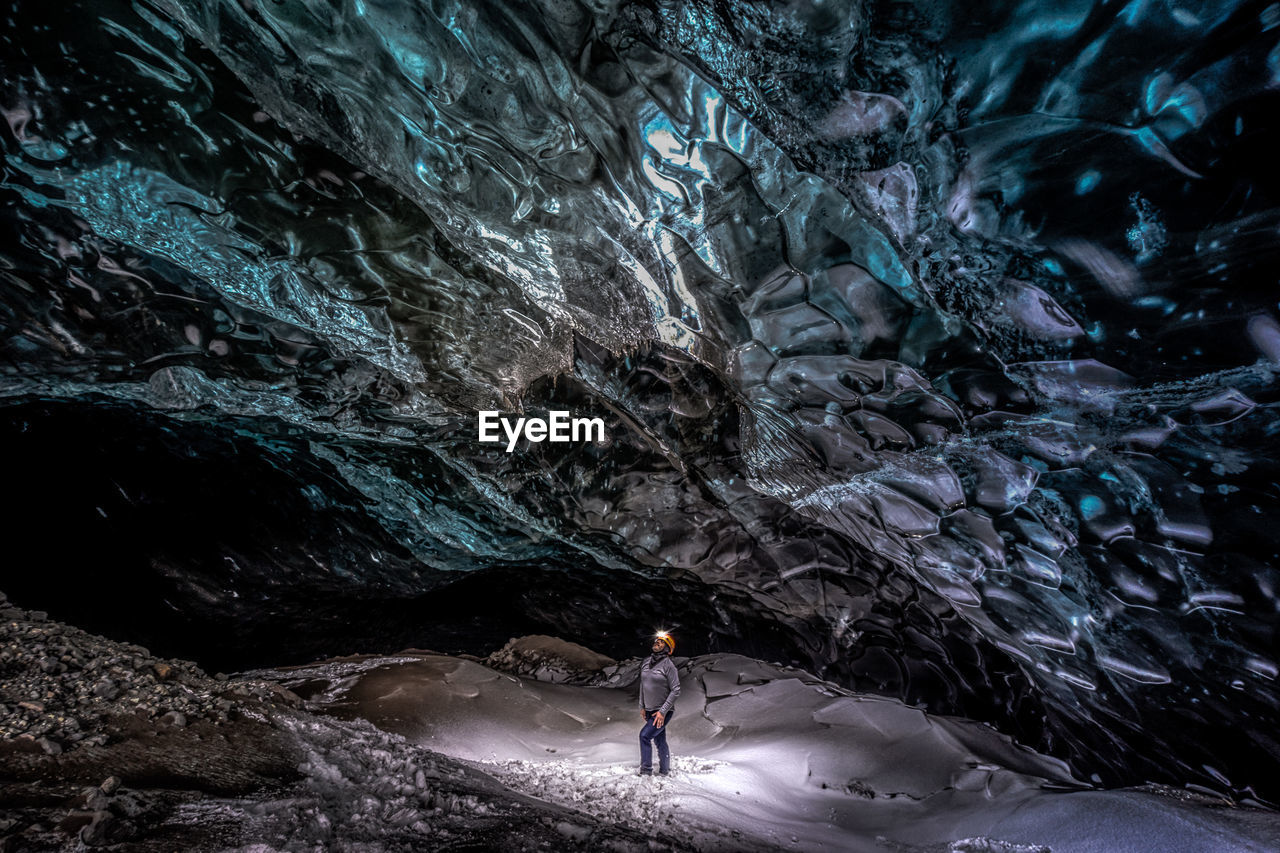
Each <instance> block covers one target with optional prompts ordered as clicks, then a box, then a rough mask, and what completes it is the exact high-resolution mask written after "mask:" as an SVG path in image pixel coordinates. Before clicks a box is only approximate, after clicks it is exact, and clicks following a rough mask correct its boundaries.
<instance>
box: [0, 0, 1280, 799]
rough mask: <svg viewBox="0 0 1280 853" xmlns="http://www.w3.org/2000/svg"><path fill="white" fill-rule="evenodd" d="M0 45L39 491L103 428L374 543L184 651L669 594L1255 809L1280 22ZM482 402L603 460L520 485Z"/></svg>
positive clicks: (185, 21) (108, 18)
mask: <svg viewBox="0 0 1280 853" xmlns="http://www.w3.org/2000/svg"><path fill="white" fill-rule="evenodd" d="M12 15H13V17H14V25H13V26H11V27H10V28H9V31H8V32H7V33H6V34H4V35H3V36H0V38H3V39H4V42H5V48H4V56H5V69H6V71H5V78H4V95H3V102H2V103H0V107H3V110H4V115H5V118H6V120H7V123H8V127H9V132H8V133H7V134H6V135H5V143H4V144H5V166H4V169H5V172H4V181H3V193H4V195H5V198H6V201H7V202H8V203H7V204H6V206H5V208H4V212H3V214H2V217H3V223H4V228H5V233H6V236H7V239H6V241H5V244H4V248H3V259H2V262H3V270H2V271H0V287H3V288H4V297H3V300H2V301H0V307H2V308H3V312H2V313H0V324H3V351H4V356H5V357H4V360H3V363H0V370H2V371H3V385H2V386H0V387H2V388H3V399H4V406H5V407H6V412H7V416H6V417H7V419H8V420H9V421H10V422H11V425H12V428H11V429H9V430H8V431H7V435H8V438H9V443H10V445H11V446H12V447H15V448H19V450H15V451H13V452H14V453H21V452H25V451H22V450H21V448H22V447H24V446H25V445H23V444H22V441H23V436H24V435H26V434H28V433H29V432H30V429H29V427H30V428H31V429H34V428H35V427H32V426H31V425H33V424H46V425H47V424H48V423H51V422H55V421H57V420H58V419H59V418H60V417H63V416H62V415H60V414H59V413H61V412H66V411H76V412H80V413H82V414H79V415H76V417H81V418H83V419H84V422H85V423H86V424H93V423H97V421H94V419H93V416H91V415H85V414H83V412H84V411H85V410H86V409H87V410H92V411H105V412H109V413H110V415H109V416H108V420H109V421H110V422H111V423H115V424H118V423H119V422H120V421H121V420H123V421H124V422H125V423H134V424H144V423H145V424H147V426H146V430H147V431H148V433H147V434H148V435H151V434H163V435H169V436H185V437H186V438H183V439H182V440H170V439H164V440H160V441H157V442H156V443H155V447H154V453H155V461H153V464H156V465H163V464H164V463H163V461H162V460H163V459H165V458H166V455H168V456H172V457H174V458H177V457H179V456H181V455H182V454H183V453H184V452H187V451H184V450H183V449H182V448H183V446H184V443H185V446H186V447H187V448H189V452H190V453H191V454H192V455H199V454H202V453H203V454H206V455H208V456H209V458H211V459H214V460H215V461H216V462H217V463H218V464H231V465H234V464H235V461H234V460H235V459H237V458H243V455H244V454H242V453H241V451H240V450H235V449H234V448H235V447H241V446H243V447H244V448H249V447H252V448H256V449H254V450H253V451H252V453H253V454H258V456H255V459H257V464H261V465H263V466H265V467H267V468H271V469H273V470H274V471H275V472H276V473H275V474H273V477H274V478H275V479H274V480H272V483H273V484H274V485H273V486H272V488H278V489H280V490H281V493H283V492H288V493H289V501H293V503H288V502H287V501H282V499H281V498H279V497H271V496H266V497H263V496H259V497H258V498H256V499H257V500H263V501H267V502H274V503H277V504H278V505H280V506H292V505H294V504H296V505H297V507H298V510H297V511H296V512H281V513H280V517H281V521H280V522H279V524H281V525H284V524H287V522H286V521H284V520H283V519H285V518H288V517H292V516H297V517H298V520H297V522H296V524H297V525H298V527H299V529H305V528H306V527H307V525H308V524H309V523H315V520H316V519H317V518H324V519H325V520H326V521H325V523H326V525H330V522H332V526H333V527H334V529H338V530H340V531H349V534H347V533H344V534H341V535H339V534H332V535H329V536H328V538H325V537H323V536H322V537H320V539H321V540H323V541H321V542H319V543H318V544H317V545H316V547H315V548H314V552H315V553H311V552H308V553H307V558H308V559H307V560H294V561H292V562H290V561H289V560H288V559H287V558H283V557H281V558H279V559H276V558H275V557H272V556H270V555H268V554H265V553H260V552H257V551H252V549H251V548H250V549H247V550H246V552H245V553H244V554H243V555H242V556H243V559H242V560H241V561H240V562H239V563H235V569H234V571H231V570H229V571H231V573H230V574H228V575H226V576H217V575H213V576H210V577H208V578H205V579H203V580H202V581H201V583H199V584H195V585H193V586H189V587H188V588H187V593H186V595H187V599H188V600H186V601H183V600H179V601H177V602H176V603H175V602H174V601H169V604H170V606H173V607H176V608H178V609H182V608H183V607H191V606H194V605H193V604H192V601H195V600H197V599H199V600H203V601H204V606H208V605H210V604H213V605H217V606H226V607H227V608H228V611H227V612H228V613H229V614H232V615H234V614H235V613H236V612H237V611H236V610H235V607H236V606H237V605H236V603H235V602H233V601H230V600H229V599H230V598H231V597H234V596H229V595H228V592H227V591H228V590H231V591H235V590H236V589H239V588H240V587H238V586H237V585H238V584H247V583H248V581H247V580H246V577H256V578H258V581H257V582H258V583H259V586H257V587H254V589H255V595H257V596H258V597H261V598H271V597H272V596H273V595H281V596H283V595H286V594H288V591H289V590H294V591H297V590H299V589H301V590H303V591H304V592H305V590H306V589H308V588H310V587H309V585H312V586H314V585H315V584H317V580H316V578H317V577H318V576H323V577H324V578H325V580H324V583H326V584H330V585H331V586H333V588H357V587H366V588H376V589H377V590H378V592H379V594H380V595H383V596H385V597H387V598H391V599H394V598H396V597H412V596H419V595H426V594H430V593H432V592H433V591H438V590H440V589H442V588H446V587H448V586H450V585H451V584H454V583H457V582H459V581H458V578H460V577H465V575H466V574H467V573H468V572H470V571H476V570H484V569H491V568H492V567H494V566H499V565H501V566H505V567H508V568H510V567H513V566H515V567H518V566H521V565H527V566H530V567H532V566H540V567H545V566H546V565H548V564H554V565H555V566H556V567H557V570H556V571H557V572H559V573H562V574H565V575H566V576H570V575H574V574H575V573H579V574H580V575H581V573H587V574H588V575H589V576H590V577H592V578H595V579H597V582H598V583H599V584H604V585H608V584H611V583H617V584H618V585H619V586H618V588H619V589H620V590H621V589H626V590H631V589H633V588H637V587H636V586H635V585H636V584H639V588H644V587H647V588H660V589H666V590H674V589H676V588H677V586H678V585H679V584H685V586H680V587H679V589H680V590H681V591H682V592H681V594H669V595H668V597H666V598H664V599H662V601H661V603H660V605H657V606H659V607H660V608H661V609H663V610H665V611H667V612H668V613H669V614H670V616H671V618H672V619H673V620H674V621H675V623H676V624H677V625H683V628H684V630H685V631H686V633H687V634H689V635H691V636H693V637H697V636H698V634H699V632H700V631H703V630H706V631H710V630H711V629H710V628H708V627H707V623H708V622H715V620H717V619H719V620H720V625H719V629H718V630H720V631H721V633H722V634H723V635H726V636H728V635H732V634H734V633H735V632H738V633H744V632H743V631H742V628H741V625H742V624H744V623H742V622H741V621H740V620H741V619H742V618H744V617H742V614H744V613H747V612H751V613H753V614H755V616H753V618H767V619H768V620H771V621H772V622H774V623H776V624H777V626H778V630H779V631H780V632H781V633H783V634H786V635H788V636H790V637H791V639H790V640H789V642H791V643H792V645H793V648H791V649H790V650H789V651H788V653H789V654H793V655H795V656H797V657H800V658H803V662H804V663H805V664H806V665H808V666H812V667H814V668H817V669H820V670H823V671H825V672H828V673H830V674H832V675H833V677H839V678H841V679H843V680H845V681H847V682H849V683H852V684H855V685H857V686H860V687H865V688H869V689H876V690H880V691H883V692H889V693H897V694H900V695H904V696H907V697H909V698H911V699H912V700H913V701H922V702H926V703H930V704H931V705H932V706H934V707H937V708H939V709H944V710H946V709H949V710H953V711H954V710H967V711H969V712H973V709H974V708H975V707H976V706H981V705H982V703H983V702H987V703H989V704H990V705H991V706H992V707H986V708H984V709H983V711H982V712H981V713H982V714H985V715H986V716H987V717H989V718H991V719H993V720H995V721H996V722H1002V721H1003V722H1006V723H1007V722H1010V721H1011V720H1012V719H1013V718H1015V717H1018V718H1019V719H1020V720H1021V724H1026V718H1027V717H1028V716H1031V717H1035V718H1037V722H1036V725H1034V726H1033V727H1032V732H1031V739H1033V740H1034V739H1039V741H1040V743H1038V744H1037V745H1040V746H1042V747H1046V748H1052V749H1054V750H1056V751H1057V752H1058V753H1059V754H1065V755H1068V756H1069V757H1071V759H1072V760H1073V761H1074V762H1075V763H1076V766H1077V768H1078V769H1081V770H1083V771H1084V772H1085V775H1088V774H1089V773H1097V774H1099V777H1100V778H1105V779H1108V780H1117V779H1125V780H1132V779H1134V778H1143V777H1156V776H1159V777H1161V778H1173V779H1176V780H1178V781H1189V782H1194V783H1196V784H1200V785H1204V786H1208V787H1212V788H1215V789H1218V790H1227V791H1233V792H1235V793H1237V794H1245V795H1248V794H1250V793H1251V788H1257V787H1258V786H1263V787H1265V786H1266V784H1268V783H1267V782H1266V781H1265V779H1264V776H1265V774H1263V773H1259V772H1258V771H1257V767H1256V764H1253V762H1255V761H1256V758H1257V755H1258V754H1259V750H1260V751H1261V752H1262V753H1263V754H1265V755H1266V756H1267V757H1268V762H1269V763H1270V764H1271V765H1272V766H1274V762H1275V761H1276V760H1277V759H1280V745H1277V744H1276V743H1275V742H1274V740H1273V739H1272V736H1271V735H1270V734H1269V732H1270V731H1271V730H1272V729H1273V728H1274V725H1275V723H1276V722H1277V721H1278V718H1280V714H1278V713H1277V700H1278V699H1280V693H1278V692H1277V689H1276V686H1275V678H1276V676H1277V672H1278V669H1277V663H1276V660H1275V652H1274V649H1275V639H1276V637H1275V628H1276V620H1277V604H1276V602H1277V597H1276V588H1277V580H1278V578H1277V574H1276V571H1275V568H1274V563H1275V561H1276V559H1277V553H1278V552H1277V548H1276V532H1275V519H1276V518H1277V514H1276V511H1277V498H1278V497H1280V495H1278V494H1277V486H1276V476H1275V475H1276V466H1275V456H1274V452H1273V450H1272V448H1273V446H1274V441H1273V435H1274V433H1275V431H1276V429H1277V425H1278V424H1280V421H1278V420H1277V419H1276V417H1275V415H1274V413H1273V408H1274V405H1275V400H1276V393H1275V391H1276V369H1277V368H1276V365H1277V363H1278V362H1280V323H1278V322H1277V319H1276V313H1277V303H1276V301H1275V292H1274V289H1273V285H1274V282H1273V281H1272V276H1273V273H1272V270H1274V268H1275V266H1274V261H1275V260H1276V250H1275V246H1276V236H1277V235H1276V230H1277V224H1278V217H1277V213H1276V196H1277V190H1280V187H1277V186H1276V179H1275V169H1274V168H1273V166H1272V165H1271V158H1272V157H1273V151H1274V150H1275V143H1276V141H1277V140H1276V122H1275V120H1274V115H1275V109H1276V107H1277V103H1276V97H1277V96H1276V92H1277V86H1278V85H1280V48H1278V47H1277V40H1278V39H1280V29H1278V28H1277V24H1280V12H1277V11H1276V9H1275V7H1274V6H1267V5H1264V4H1250V3H1227V4H1220V3H1201V4H1195V3H1186V4H1178V3H1173V2H1138V0H1134V2H1131V3H1129V4H1127V5H1124V6H1120V5H1118V4H1112V3H1097V4H1090V3H1084V2H1073V3H1066V4H1057V3H1055V4H1037V3H1033V2H1022V3H990V4H984V5H980V6H974V5H972V4H955V5H954V6H946V5H944V4H932V3H924V2H921V3H915V4H912V3H907V2H888V0H886V2H865V3H858V2H831V3H815V4H805V3H792V4H785V5H779V4H772V3H750V2H681V3H674V2H660V1H659V0H649V2H638V3H595V4H588V3H578V2H557V0H541V2H534V3H511V4H503V3H499V2H470V0H468V2H453V3H449V2H433V3H432V2H418V3H412V2H389V1H388V2H375V1H374V0H359V2H352V3H349V4H348V3H340V4H325V3H319V2H307V3H285V4H277V3H267V2H261V3H259V2H231V0H226V2H216V0H206V1H205V2H190V3H188V2H177V0H155V2H146V3H144V2H136V3H125V2H105V3H85V4H81V5H77V6H76V7H75V9H74V10H73V11H72V12H71V13H68V12H66V11H65V10H58V11H55V10H52V9H43V8H40V7H39V6H38V5H35V4H28V3H20V4H18V6H16V7H15V10H14V11H13V13H12ZM62 406H69V407H70V408H62ZM480 408H501V409H504V410H508V411H529V412H536V411H540V410H546V409H548V408H573V409H575V410H580V411H587V412H591V413H598V414H601V415H603V416H605V417H606V418H607V420H608V423H609V434H610V439H609V441H607V442H604V443H600V444H596V445H587V446H574V447H569V448H567V449H566V448H564V447H562V446H558V445H557V446H553V445H539V446H537V447H533V448H530V449H529V450H528V452H519V453H514V454H505V453H503V452H502V451H501V449H494V448H493V446H491V445H481V444H478V443H477V442H476V441H475V412H476V410H477V409H480ZM156 418H159V419H160V421H162V422H163V421H169V422H170V423H171V424H172V426H169V427H166V426H163V425H159V426H157V425H156V424H157V421H156ZM139 428H141V427H139ZM88 429H89V431H90V432H92V430H93V428H92V427H89V428H88ZM199 436H205V437H206V439H205V440H204V441H203V443H202V440H201V439H200V438H199ZM161 445H164V446H163V447H161ZM42 447H48V445H47V444H46V445H42ZM248 452H249V451H248V450H246V451H245V454H248ZM106 455H110V454H106ZM259 457H260V458H259ZM246 464H247V463H246ZM135 473H136V472H135ZM141 480H142V484H141V485H139V486H138V487H137V488H136V489H132V487H131V488H130V489H126V488H124V487H121V493H122V494H124V496H125V501H126V503H128V502H135V503H136V501H137V500H139V499H140V498H139V494H140V493H141V492H145V491H146V486H145V481H146V475H145V474H143V475H141ZM131 489H132V490H131ZM252 499H253V498H246V500H252ZM49 500H53V498H49ZM309 512H314V513H316V514H317V515H315V516H314V517H313V518H312V519H311V521H308V520H307V517H306V516H307V513H309ZM104 516H105V512H104ZM339 517H340V518H341V519H342V521H341V523H339V522H337V521H332V519H335V518H339ZM362 519H363V521H362ZM361 524H363V525H364V529H362V530H360V529H357V528H360V527H361ZM299 535H302V534H299ZM344 537H345V538H344ZM357 541H358V542H359V543H360V544H359V547H358V548H355V547H354V546H353V545H352V544H351V543H352V542H357ZM246 547H247V546H246ZM357 551H358V552H359V553H356V552H357ZM250 552H252V553H250ZM364 554H368V555H370V556H369V558H368V559H365V558H364V556H363V555H364ZM380 555H387V558H386V559H381V558H380ZM175 563H176V564H175ZM158 571H160V572H161V573H162V574H166V573H167V574H169V575H181V574H183V572H184V571H186V569H184V567H183V565H182V563H181V560H177V561H169V562H167V563H165V564H164V566H163V568H162V569H158ZM554 574H555V572H553V575H554ZM582 576H585V575H582ZM624 576H625V577H628V578H638V579H639V580H638V581H637V580H626V581H623V580H611V579H618V578H622V577H624ZM577 583H579V584H581V579H579V580H578V581H577ZM344 584H345V585H346V586H345V587H344V586H343V585H344ZM628 584H631V585H632V586H628ZM690 590H697V591H699V594H700V595H701V596H702V599H703V601H702V602H700V603H699V604H698V605H697V606H698V607H700V608H702V609H701V610H695V606H694V605H693V604H691V603H688V599H690V598H693V597H697V596H690V595H689V594H688V593H689V591H690ZM586 594H587V593H586V592H585V591H584V592H583V595H586ZM717 596H723V601H725V602H734V603H733V604H732V605H730V604H728V603H726V604H724V606H723V607H722V606H721V605H720V604H718V603H717ZM606 598H607V596H601V597H600V598H599V599H576V601H577V604H576V605H575V598H574V597H573V596H566V597H565V603H564V604H563V605H562V607H563V610H564V612H563V613H559V614H552V615H551V616H549V617H548V618H550V619H560V620H562V621H564V623H565V624H570V623H571V622H572V624H574V625H576V626H577V627H578V629H579V630H581V631H589V630H590V624H591V620H590V617H589V615H584V614H583V612H581V611H583V610H584V605H583V602H584V601H588V600H589V601H590V604H589V605H588V606H585V612H586V613H587V614H589V613H591V612H593V608H595V611H594V612H602V611H601V610H599V608H604V607H606V606H615V607H617V608H618V609H619V610H625V605H617V604H616V603H615V604H613V605H608V604H607V603H606V601H605V599H606ZM682 601H685V602H686V603H685V604H684V605H683V606H685V607H687V608H688V609H687V610H686V611H685V612H684V613H683V615H682V613H681V611H680V607H681V606H682V604H681V602H682ZM547 606H548V607H549V609H550V610H554V609H555V606H554V605H547ZM575 608H576V609H577V610H578V611H579V612H577V613H572V611H574V610H575ZM727 610H733V612H734V613H735V614H737V615H736V616H735V615H725V611H727ZM695 613H696V616H695ZM717 613H719V615H716V614H717ZM682 619H683V622H682ZM574 620H576V621H574ZM735 620H739V621H735ZM735 626H736V627H735ZM692 642H694V643H695V644H696V643H698V642H705V640H700V639H694V640H692ZM1019 702H1023V703H1025V705H1026V707H1025V708H1023V709H1022V710H1021V711H1019V710H1017V709H1014V708H1013V705H1015V704H1017V703H1019ZM1019 715H1021V716H1019ZM1189 733H1191V734H1193V736H1192V737H1188V734H1189ZM1025 734H1026V732H1024V735H1025Z"/></svg>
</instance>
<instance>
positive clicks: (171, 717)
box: [160, 711, 187, 729]
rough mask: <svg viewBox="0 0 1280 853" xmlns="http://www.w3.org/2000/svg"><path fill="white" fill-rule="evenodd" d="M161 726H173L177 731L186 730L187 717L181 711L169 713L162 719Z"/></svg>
mask: <svg viewBox="0 0 1280 853" xmlns="http://www.w3.org/2000/svg"><path fill="white" fill-rule="evenodd" d="M160 725H162V726H171V727H172V728H175V729H182V728H186V725H187V717H186V715H185V714H183V713H182V712H181V711H169V712H168V713H167V714H165V715H164V716H162V717H161V718H160Z"/></svg>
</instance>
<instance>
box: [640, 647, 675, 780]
mask: <svg viewBox="0 0 1280 853" xmlns="http://www.w3.org/2000/svg"><path fill="white" fill-rule="evenodd" d="M675 650H676V641H675V640H673V639H671V635H670V634H668V633H667V632H666V631H662V632H660V633H659V634H658V635H657V636H655V637H654V638H653V653H652V654H650V655H649V657H648V658H647V659H646V660H645V662H644V663H643V664H642V665H641V667H640V711H641V713H643V714H644V728H643V729H641V730H640V775H641V776H652V775H653V745H654V744H657V746H658V775H659V776H666V775H668V774H669V773H670V772H671V753H670V751H669V750H668V749H667V723H668V722H670V721H671V715H672V713H673V712H674V709H675V704H676V697H678V696H679V695H680V673H678V672H676V665H675V664H674V663H672V662H671V653H672V652H674V651H675Z"/></svg>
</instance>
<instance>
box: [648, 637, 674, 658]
mask: <svg viewBox="0 0 1280 853" xmlns="http://www.w3.org/2000/svg"><path fill="white" fill-rule="evenodd" d="M675 650H676V641H675V640H673V639H671V635H670V634H668V633H667V632H666V631H659V632H658V633H657V634H656V635H654V638H653V651H654V653H655V654H657V653H658V652H662V653H664V654H668V655H669V654H671V653H672V652H674V651H675Z"/></svg>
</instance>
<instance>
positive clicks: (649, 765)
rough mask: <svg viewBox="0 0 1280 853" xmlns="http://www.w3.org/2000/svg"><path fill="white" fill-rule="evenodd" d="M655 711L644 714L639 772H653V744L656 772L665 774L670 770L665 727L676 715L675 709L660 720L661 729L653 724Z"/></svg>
mask: <svg viewBox="0 0 1280 853" xmlns="http://www.w3.org/2000/svg"><path fill="white" fill-rule="evenodd" d="M657 713H658V712H657V711H645V712H644V728H643V729H641V730H640V772H642V773H652V772H653V744H657V745H658V772H659V773H666V772H668V771H669V770H670V769H671V752H670V750H668V749H667V726H668V725H669V724H670V723H671V718H672V717H674V716H675V715H676V712H675V709H674V708H672V709H671V713H670V714H667V715H666V716H665V717H664V718H663V720H662V728H658V727H657V726H655V725H654V724H653V716H654V714H657Z"/></svg>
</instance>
